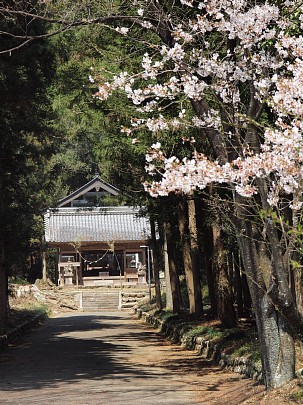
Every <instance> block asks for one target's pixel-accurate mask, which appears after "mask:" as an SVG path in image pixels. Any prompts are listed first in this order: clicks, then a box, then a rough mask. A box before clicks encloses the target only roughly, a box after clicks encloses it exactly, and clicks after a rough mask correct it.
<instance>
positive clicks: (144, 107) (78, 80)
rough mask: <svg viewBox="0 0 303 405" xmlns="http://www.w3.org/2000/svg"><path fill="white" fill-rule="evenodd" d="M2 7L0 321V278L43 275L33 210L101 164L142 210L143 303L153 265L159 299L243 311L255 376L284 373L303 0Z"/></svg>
mask: <svg viewBox="0 0 303 405" xmlns="http://www.w3.org/2000/svg"><path fill="white" fill-rule="evenodd" d="M0 18H1V33H0V35H1V45H0V64H1V86H2V89H1V90H2V91H1V95H0V97H1V99H2V100H1V103H0V106H1V107H0V125H1V148H0V232H1V234H0V241H1V246H0V248H1V256H0V260H1V262H0V274H1V275H0V283H1V301H0V313H1V321H2V322H4V321H5V320H6V317H7V313H8V311H7V277H8V276H9V275H11V276H22V277H27V278H28V279H29V280H34V279H35V278H36V277H39V276H41V254H42V250H43V249H44V245H43V223H42V219H41V213H42V212H43V210H44V209H45V208H46V207H47V206H50V205H55V204H56V201H57V200H58V199H59V198H61V197H63V196H64V195H66V194H67V193H68V192H70V191H72V190H74V189H76V188H77V187H79V186H80V185H82V184H83V183H84V182H85V181H86V180H88V179H90V178H91V177H92V176H93V175H94V173H96V172H98V173H100V175H101V177H102V178H103V179H105V180H106V181H109V182H110V183H112V184H114V185H115V186H117V187H119V188H120V189H121V190H123V191H125V192H127V193H128V194H130V195H131V196H132V198H133V203H134V204H137V205H139V206H142V207H145V210H146V212H147V214H149V216H150V218H151V223H152V230H153V232H152V233H153V238H152V240H151V246H152V248H153V254H154V276H155V285H156V303H157V307H158V309H161V308H162V300H161V297H160V288H159V271H160V270H163V271H165V273H166V275H167V279H166V280H167V286H168V288H167V293H166V306H167V307H168V308H171V309H172V311H173V312H174V313H180V312H182V311H187V312H188V313H189V314H191V315H192V316H193V317H194V316H195V317H201V318H202V317H203V315H204V314H205V308H203V304H207V305H208V306H209V307H210V309H209V310H208V315H209V316H212V317H213V318H217V319H219V320H220V321H221V323H222V325H223V326H224V327H227V328H231V327H235V326H236V325H237V323H238V319H240V318H243V317H251V318H253V319H254V320H255V321H256V326H257V330H258V336H259V342H260V351H261V358H262V365H263V373H264V380H265V384H266V387H267V388H273V387H276V386H279V385H281V384H283V383H284V382H287V381H289V380H291V379H292V378H294V375H295V355H294V350H295V341H299V340H302V336H303V332H302V331H303V275H302V222H301V217H302V216H301V212H302V209H301V207H302V202H303V200H302V185H303V181H302V180H303V176H302V173H303V171H302V159H303V153H302V151H303V142H302V130H303V102H302V101H303V100H302V92H301V89H302V84H303V36H302V28H303V6H302V5H300V4H298V2H296V1H283V0H281V1H275V0H272V1H258V2H250V1H244V0H241V1H236V2H234V1H229V0H223V1H217V0H209V1H204V2H196V1H192V0H187V1H185V0H180V1H163V2H158V1H155V0H146V1H143V0H142V1H139V0H137V1H125V2H124V1H118V0H117V1H104V2H99V1H89V0H86V1H81V2H80V1H79V2H78V1H72V2H70V1H68V0H63V1H60V2H59V4H57V2H52V1H30V0H29V1H15V2H9V1H4V2H3V1H1V2H0ZM155 227H157V228H158V230H159V235H160V238H159V240H156V238H155V230H154V229H155ZM184 291H185V292H184ZM206 291H207V294H206ZM202 292H203V293H202ZM206 295H207V302H206Z"/></svg>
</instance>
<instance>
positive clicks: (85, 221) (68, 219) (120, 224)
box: [44, 207, 150, 242]
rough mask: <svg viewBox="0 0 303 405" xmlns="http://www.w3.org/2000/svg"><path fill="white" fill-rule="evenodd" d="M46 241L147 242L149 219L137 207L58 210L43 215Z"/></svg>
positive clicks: (51, 210)
mask: <svg viewBox="0 0 303 405" xmlns="http://www.w3.org/2000/svg"><path fill="white" fill-rule="evenodd" d="M44 222H45V240H46V242H89V241H92V242H109V241H135V240H136V241H144V240H146V239H148V238H149V237H150V226H149V220H148V218H146V217H140V216H138V209H136V208H134V207H99V208H94V209H83V208H58V209H50V210H48V211H47V213H46V214H45V215H44Z"/></svg>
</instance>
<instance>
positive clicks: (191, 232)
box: [187, 192, 203, 314]
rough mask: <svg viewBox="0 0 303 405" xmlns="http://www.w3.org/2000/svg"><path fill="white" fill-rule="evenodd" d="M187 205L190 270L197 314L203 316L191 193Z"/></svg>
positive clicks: (195, 216)
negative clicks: (192, 276) (193, 283)
mask: <svg viewBox="0 0 303 405" xmlns="http://www.w3.org/2000/svg"><path fill="white" fill-rule="evenodd" d="M187 204H188V226H189V236H190V247H191V260H192V269H193V273H194V280H195V284H196V286H197V288H196V289H195V302H196V305H197V308H198V313H200V314H203V300H202V277H201V270H200V268H201V266H200V255H199V243H198V228H197V215H196V204H195V199H194V193H193V192H192V193H191V194H190V196H189V198H188V200H187ZM199 306H200V308H199Z"/></svg>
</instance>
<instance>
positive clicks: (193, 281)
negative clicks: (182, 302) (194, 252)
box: [178, 198, 202, 315]
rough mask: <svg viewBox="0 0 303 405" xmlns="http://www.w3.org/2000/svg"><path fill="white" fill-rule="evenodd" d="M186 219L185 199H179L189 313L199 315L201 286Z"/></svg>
mask: <svg viewBox="0 0 303 405" xmlns="http://www.w3.org/2000/svg"><path fill="white" fill-rule="evenodd" d="M187 218H188V214H187V210H186V205H185V199H184V198H181V199H180V201H179V204H178V219H179V231H180V238H181V245H182V255H183V265H184V272H185V277H186V286H187V293H188V300H189V313H190V314H196V315H201V313H202V294H201V285H200V282H199V278H198V277H197V269H194V268H193V263H192V257H191V245H190V239H189V229H188V220H187Z"/></svg>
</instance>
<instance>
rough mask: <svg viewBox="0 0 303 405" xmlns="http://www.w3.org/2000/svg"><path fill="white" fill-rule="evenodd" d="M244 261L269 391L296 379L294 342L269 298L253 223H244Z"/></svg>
mask: <svg viewBox="0 0 303 405" xmlns="http://www.w3.org/2000/svg"><path fill="white" fill-rule="evenodd" d="M241 231H242V233H241V238H240V240H239V242H240V246H241V253H242V260H243V264H244V267H245V271H246V274H247V281H248V285H249V289H250V293H251V298H252V305H253V308H254V312H255V317H256V323H257V328H258V336H259V342H260V351H261V360H262V366H263V377H264V382H265V385H266V388H267V389H269V388H275V387H278V386H280V385H282V384H284V383H286V382H288V381H290V380H292V379H293V378H294V376H295V350H294V341H293V338H292V336H291V334H290V333H289V328H288V327H287V320H286V319H285V317H284V316H283V314H282V313H281V312H280V311H279V310H278V309H277V308H276V307H275V305H274V304H273V302H272V300H271V298H270V297H269V295H268V293H267V289H266V285H265V283H264V280H263V276H262V271H261V268H260V256H259V254H258V250H257V248H256V246H255V244H256V243H257V239H256V238H255V235H254V232H253V230H252V225H251V223H250V221H245V220H244V221H241Z"/></svg>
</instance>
